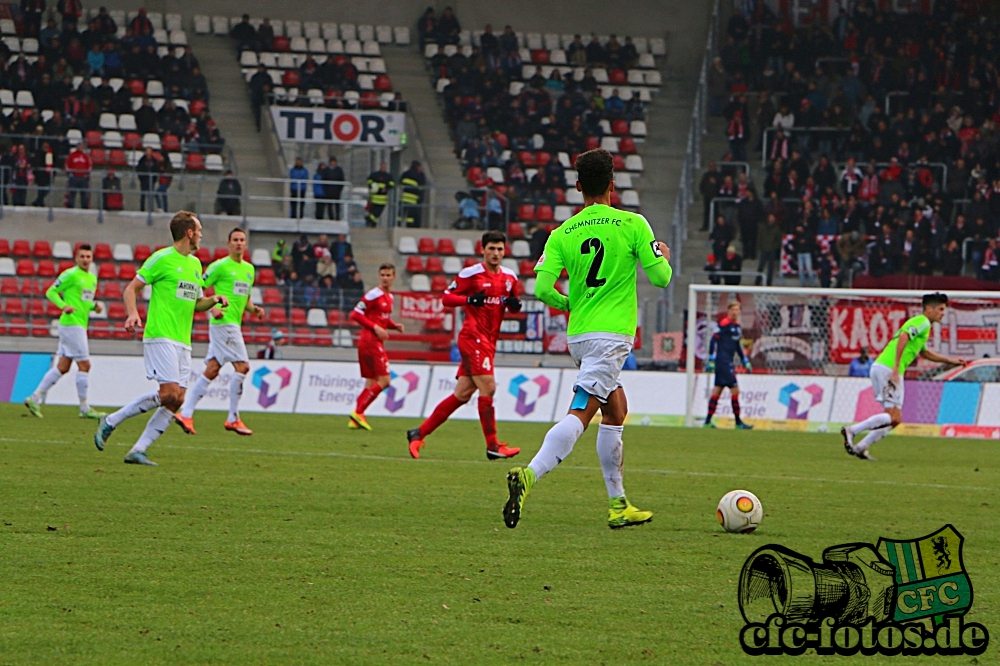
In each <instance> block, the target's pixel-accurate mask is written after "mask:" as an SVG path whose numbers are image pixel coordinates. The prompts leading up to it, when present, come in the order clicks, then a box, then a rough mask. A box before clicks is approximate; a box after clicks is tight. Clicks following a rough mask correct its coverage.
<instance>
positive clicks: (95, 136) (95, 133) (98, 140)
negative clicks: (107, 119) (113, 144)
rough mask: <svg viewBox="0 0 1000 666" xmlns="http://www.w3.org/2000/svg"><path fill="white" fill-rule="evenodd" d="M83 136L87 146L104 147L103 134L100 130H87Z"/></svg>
mask: <svg viewBox="0 0 1000 666" xmlns="http://www.w3.org/2000/svg"><path fill="white" fill-rule="evenodd" d="M83 138H84V140H85V141H86V142H87V147H88V148H103V147H104V135H103V134H101V132H100V130H87V133H86V134H84V135H83Z"/></svg>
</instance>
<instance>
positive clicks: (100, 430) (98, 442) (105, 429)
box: [94, 415, 115, 451]
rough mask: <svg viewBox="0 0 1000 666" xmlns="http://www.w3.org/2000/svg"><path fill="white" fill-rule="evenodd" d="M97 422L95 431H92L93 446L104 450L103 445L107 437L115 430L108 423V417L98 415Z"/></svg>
mask: <svg viewBox="0 0 1000 666" xmlns="http://www.w3.org/2000/svg"><path fill="white" fill-rule="evenodd" d="M99 419H100V420H98V422H97V432H95V433H94V446H96V447H97V450H98V451H103V450H104V445H105V444H107V443H108V437H111V433H113V432H114V431H115V427H114V426H113V425H111V424H110V423H108V417H106V416H103V415H102V416H100V417H99Z"/></svg>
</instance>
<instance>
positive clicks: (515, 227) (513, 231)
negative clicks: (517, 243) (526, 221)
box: [507, 222, 524, 240]
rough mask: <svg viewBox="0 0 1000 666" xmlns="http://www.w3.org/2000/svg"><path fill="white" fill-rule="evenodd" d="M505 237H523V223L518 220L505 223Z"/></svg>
mask: <svg viewBox="0 0 1000 666" xmlns="http://www.w3.org/2000/svg"><path fill="white" fill-rule="evenodd" d="M507 238H509V239H511V240H518V239H519V238H524V225H523V224H521V223H520V222H511V223H510V224H508V225H507Z"/></svg>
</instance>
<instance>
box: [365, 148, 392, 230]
mask: <svg viewBox="0 0 1000 666" xmlns="http://www.w3.org/2000/svg"><path fill="white" fill-rule="evenodd" d="M366 184H367V185H368V214H367V215H366V216H365V222H366V223H367V224H368V226H369V227H375V226H378V218H379V217H380V216H381V215H382V211H383V210H385V205H386V204H387V203H389V188H390V187H396V183H394V182H392V176H390V175H389V166H388V165H387V164H386V163H385V162H382V164H380V165H379V167H378V171H373V172H372V173H371V175H369V176H368V180H367V182H366Z"/></svg>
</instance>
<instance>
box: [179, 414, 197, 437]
mask: <svg viewBox="0 0 1000 666" xmlns="http://www.w3.org/2000/svg"><path fill="white" fill-rule="evenodd" d="M174 422H175V423H176V424H177V425H179V426H180V427H181V430H183V431H184V432H186V433H187V434H189V435H196V434H197V433H196V432H195V431H194V417H193V416H192V417H191V418H187V417H185V416H181V413H180V412H175V413H174Z"/></svg>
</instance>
